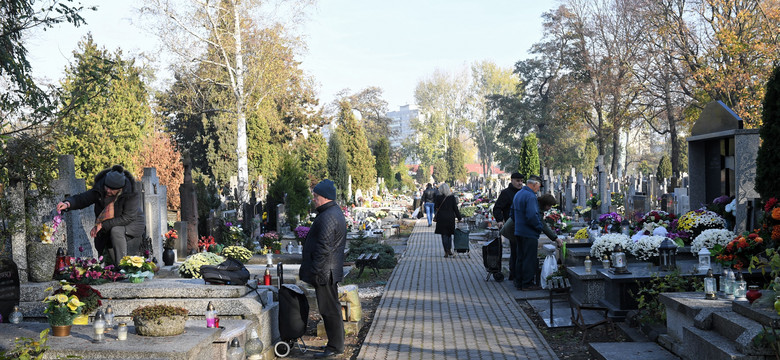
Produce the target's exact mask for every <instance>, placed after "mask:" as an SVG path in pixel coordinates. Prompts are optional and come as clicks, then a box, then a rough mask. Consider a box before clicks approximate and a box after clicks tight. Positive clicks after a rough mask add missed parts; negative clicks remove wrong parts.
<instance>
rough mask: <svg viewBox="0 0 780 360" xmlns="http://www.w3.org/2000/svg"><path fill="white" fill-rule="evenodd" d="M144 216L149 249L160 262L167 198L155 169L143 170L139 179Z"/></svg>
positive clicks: (166, 230) (165, 227)
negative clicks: (150, 242) (149, 242)
mask: <svg viewBox="0 0 780 360" xmlns="http://www.w3.org/2000/svg"><path fill="white" fill-rule="evenodd" d="M141 183H142V186H141V188H142V189H143V195H144V215H145V216H146V236H148V237H150V238H151V239H152V245H151V249H149V250H150V251H151V252H152V254H153V255H154V256H156V257H157V260H162V238H163V235H164V234H165V233H166V232H168V198H167V192H168V191H167V189H166V187H165V185H162V184H160V179H159V178H158V177H157V169H155V168H153V167H147V168H144V175H143V177H142V178H141Z"/></svg>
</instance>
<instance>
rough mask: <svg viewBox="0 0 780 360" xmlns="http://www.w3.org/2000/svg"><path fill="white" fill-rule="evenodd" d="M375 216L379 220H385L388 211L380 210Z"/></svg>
mask: <svg viewBox="0 0 780 360" xmlns="http://www.w3.org/2000/svg"><path fill="white" fill-rule="evenodd" d="M374 216H376V218H377V219H384V218H386V217H387V211H384V210H379V211H377V212H376V214H374Z"/></svg>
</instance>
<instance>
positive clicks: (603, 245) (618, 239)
mask: <svg viewBox="0 0 780 360" xmlns="http://www.w3.org/2000/svg"><path fill="white" fill-rule="evenodd" d="M629 241H630V239H629V238H628V235H623V234H620V233H611V234H604V235H601V236H599V237H598V238H596V240H594V241H593V244H592V245H591V246H590V256H591V257H593V258H596V259H601V258H602V257H603V256H604V255H609V254H612V251H613V250H614V249H615V245H620V247H622V248H624V249H625V248H626V247H627V245H628V242H629Z"/></svg>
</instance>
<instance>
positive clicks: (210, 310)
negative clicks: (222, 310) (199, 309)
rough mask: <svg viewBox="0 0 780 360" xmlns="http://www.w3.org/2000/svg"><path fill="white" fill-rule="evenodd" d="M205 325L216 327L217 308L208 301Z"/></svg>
mask: <svg viewBox="0 0 780 360" xmlns="http://www.w3.org/2000/svg"><path fill="white" fill-rule="evenodd" d="M205 315H206V327H207V328H213V327H217V325H216V318H217V309H215V308H214V304H212V303H211V301H209V304H208V306H206V314H205Z"/></svg>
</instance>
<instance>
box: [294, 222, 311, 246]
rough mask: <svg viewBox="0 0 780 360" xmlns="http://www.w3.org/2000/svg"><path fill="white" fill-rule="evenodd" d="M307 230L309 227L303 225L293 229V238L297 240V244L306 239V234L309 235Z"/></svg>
mask: <svg viewBox="0 0 780 360" xmlns="http://www.w3.org/2000/svg"><path fill="white" fill-rule="evenodd" d="M309 230H311V228H310V227H308V226H303V225H299V226H298V227H296V228H295V230H293V233H295V240H298V244H300V243H301V242H303V241H304V240H306V236H308V235H309Z"/></svg>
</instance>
